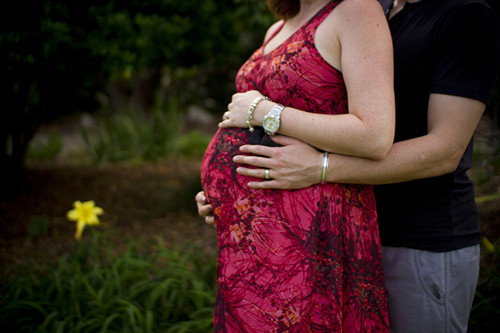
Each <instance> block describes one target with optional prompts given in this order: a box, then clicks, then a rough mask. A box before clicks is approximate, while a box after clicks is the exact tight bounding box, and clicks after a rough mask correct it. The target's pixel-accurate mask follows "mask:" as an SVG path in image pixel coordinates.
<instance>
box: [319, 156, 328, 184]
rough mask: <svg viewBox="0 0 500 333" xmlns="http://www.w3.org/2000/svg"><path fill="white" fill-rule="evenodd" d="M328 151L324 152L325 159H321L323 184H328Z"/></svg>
mask: <svg viewBox="0 0 500 333" xmlns="http://www.w3.org/2000/svg"><path fill="white" fill-rule="evenodd" d="M328 161H329V158H328V152H326V151H325V152H324V153H323V159H322V160H321V184H326V173H327V171H328Z"/></svg>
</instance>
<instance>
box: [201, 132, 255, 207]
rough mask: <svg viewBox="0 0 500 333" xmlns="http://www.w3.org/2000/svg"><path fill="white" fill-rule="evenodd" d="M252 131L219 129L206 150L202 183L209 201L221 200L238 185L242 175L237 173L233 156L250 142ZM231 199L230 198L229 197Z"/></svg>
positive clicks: (202, 168) (202, 167)
mask: <svg viewBox="0 0 500 333" xmlns="http://www.w3.org/2000/svg"><path fill="white" fill-rule="evenodd" d="M249 137H250V132H249V131H248V130H247V129H243V128H225V129H219V130H218V131H217V133H215V135H214V137H213V138H212V141H211V142H210V144H209V145H208V147H207V150H206V151H205V155H204V156H203V160H202V164H201V185H202V188H203V190H204V191H205V194H206V195H207V198H208V200H209V202H214V200H213V199H216V198H217V200H215V201H220V199H221V196H222V195H225V196H227V195H228V194H229V193H228V191H229V192H232V191H231V188H233V187H234V186H238V185H237V182H238V179H241V178H242V177H241V176H238V175H237V174H236V164H235V163H234V162H233V157H234V156H235V155H237V154H238V153H239V148H240V146H241V145H243V144H247V143H248V142H249ZM227 199H228V200H230V198H229V197H228V198H227Z"/></svg>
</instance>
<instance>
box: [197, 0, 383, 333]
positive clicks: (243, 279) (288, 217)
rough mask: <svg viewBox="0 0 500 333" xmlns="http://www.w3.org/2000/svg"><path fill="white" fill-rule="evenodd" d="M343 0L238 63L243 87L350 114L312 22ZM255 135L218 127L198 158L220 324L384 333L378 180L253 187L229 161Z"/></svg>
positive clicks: (288, 102)
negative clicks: (212, 233) (210, 219)
mask: <svg viewBox="0 0 500 333" xmlns="http://www.w3.org/2000/svg"><path fill="white" fill-rule="evenodd" d="M339 2H340V1H334V2H331V3H329V4H328V5H326V6H325V7H324V8H323V9H322V10H321V11H319V12H318V13H317V14H316V15H315V16H314V17H313V18H312V19H311V20H310V21H309V22H308V23H307V24H306V25H304V26H303V27H302V28H301V29H299V30H298V31H297V32H296V33H295V34H294V35H292V36H291V37H290V38H289V39H288V40H287V41H285V42H284V43H283V44H282V45H281V46H279V47H278V48H277V49H275V50H273V51H272V52H270V53H269V54H263V47H264V46H262V47H261V48H259V49H258V50H257V51H256V52H255V53H254V54H253V55H252V56H251V57H250V59H249V60H248V61H247V62H246V63H245V64H244V65H243V66H242V67H241V69H240V71H239V73H238V75H237V78H236V85H237V90H238V91H240V92H244V91H248V90H253V89H256V90H259V91H260V92H261V93H262V94H264V95H266V96H269V98H271V99H272V100H273V101H275V102H279V103H281V104H283V105H285V106H293V107H295V108H297V109H301V110H308V111H310V112H315V113H328V114H341V113H347V111H348V110H347V94H346V88H345V85H344V81H343V78H342V74H341V73H340V72H339V71H338V70H336V69H335V68H333V67H332V66H330V65H329V64H328V63H327V62H325V61H324V59H323V58H322V57H321V56H320V54H319V53H318V51H317V49H316V47H315V45H314V34H315V31H316V28H317V27H318V25H319V24H320V23H321V22H322V21H323V19H324V18H325V17H326V16H327V15H328V14H329V13H330V12H331V11H332V10H333V9H334V8H335V6H336V5H337V4H338V3H339ZM285 112H286V110H285ZM249 137H250V132H249V131H248V129H241V128H230V129H220V130H219V131H218V132H217V133H216V134H215V136H214V138H213V139H212V142H211V143H210V145H209V146H208V148H207V151H206V153H205V156H204V159H203V162H202V172H201V179H202V185H203V189H204V191H205V192H206V194H207V198H208V201H209V202H210V203H211V204H212V205H213V208H214V217H215V221H216V227H217V236H218V251H219V253H218V262H217V265H218V266H217V297H216V309H215V319H214V331H215V332H266V333H268V332H300V333H302V332H388V315H387V305H386V291H385V288H384V280H383V275H382V262H381V253H380V242H379V233H378V225H377V215H376V211H375V198H374V195H373V190H372V187H371V186H366V185H345V184H325V185H315V186H311V187H308V188H305V189H301V190H286V191H285V190H252V189H250V188H248V187H247V186H246V184H247V183H248V182H249V181H250V180H252V179H251V178H249V177H243V176H241V175H238V174H237V173H236V171H235V169H236V165H235V163H234V162H232V158H233V156H235V155H236V154H238V148H239V147H240V146H241V145H242V144H246V143H248V142H249ZM319 163H320V161H318V177H319Z"/></svg>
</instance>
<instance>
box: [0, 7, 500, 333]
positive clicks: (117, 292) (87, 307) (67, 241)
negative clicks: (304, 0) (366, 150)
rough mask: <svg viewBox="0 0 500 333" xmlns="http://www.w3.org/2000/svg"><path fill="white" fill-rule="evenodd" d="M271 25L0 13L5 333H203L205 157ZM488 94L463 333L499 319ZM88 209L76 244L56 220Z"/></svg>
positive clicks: (153, 15) (222, 11) (1, 322)
mask: <svg viewBox="0 0 500 333" xmlns="http://www.w3.org/2000/svg"><path fill="white" fill-rule="evenodd" d="M489 3H490V4H491V6H492V7H493V8H494V9H495V10H496V12H497V13H499V12H500V8H499V1H497V0H490V1H489ZM274 20H275V18H273V17H272V16H271V15H270V13H269V12H268V11H267V9H266V6H265V2H264V1H263V0H219V1H217V0H197V1H185V0H108V1H100V0H86V1H64V0H25V1H22V2H12V1H11V2H8V3H6V4H3V6H2V10H1V11H0V50H1V52H0V66H1V67H0V93H1V95H0V96H1V97H2V99H1V100H2V106H1V107H0V110H1V118H0V166H1V169H2V170H1V171H2V172H0V232H1V234H2V236H1V237H0V269H1V270H2V273H1V275H0V295H1V296H0V328H3V330H2V331H9V330H13V329H14V330H15V331H18V332H21V331H29V332H33V331H36V330H37V329H38V331H40V332H44V331H47V332H54V331H58V332H59V331H61V332H63V331H64V332H77V331H78V332H80V331H81V332H85V331H92V332H93V331H99V330H101V331H103V332H105V331H109V332H112V331H117V332H118V331H119V332H123V331H126V330H128V331H131V332H149V331H152V332H154V331H156V330H155V329H160V330H162V331H171V332H198V333H199V332H204V331H210V329H209V326H210V325H209V324H210V320H211V312H210V311H209V310H208V309H210V308H212V306H213V303H212V302H213V293H214V290H213V284H214V281H213V274H212V273H213V269H215V267H214V266H213V263H214V262H213V252H214V250H215V248H216V240H215V232H214V230H213V228H211V227H208V226H205V225H204V224H203V223H200V222H201V221H200V219H199V217H198V216H197V214H196V211H195V209H194V203H193V197H194V193H196V191H198V190H199V188H200V184H199V165H200V157H201V156H202V154H203V152H204V149H205V147H206V145H207V143H208V140H209V139H210V136H211V134H212V133H213V131H214V129H215V124H216V122H217V120H218V119H220V115H221V114H222V112H223V111H224V110H225V109H226V105H227V103H228V101H229V96H231V94H232V93H233V92H234V76H235V74H236V71H237V69H238V68H239V66H240V65H241V63H242V61H243V60H244V59H246V58H247V57H248V56H249V55H250V54H251V52H253V50H254V49H255V48H256V47H257V46H258V45H259V44H260V43H261V42H262V38H263V35H264V32H265V30H266V28H267V27H268V26H269V24H270V23H271V22H273V21H274ZM499 84H500V83H499ZM499 91H500V90H499V89H498V88H497V90H496V92H495V96H494V98H493V101H492V103H491V105H490V107H489V108H488V110H487V112H486V115H485V117H484V119H483V121H482V122H481V124H480V128H479V130H478V133H477V137H476V138H477V145H476V151H475V164H474V167H473V170H472V172H471V174H472V175H473V177H474V179H475V180H476V182H477V184H478V205H479V208H480V211H481V224H482V228H483V233H484V235H485V236H486V237H487V239H489V240H490V241H491V242H492V243H493V246H494V247H493V250H491V249H490V250H488V247H484V248H483V250H484V251H483V253H484V254H483V257H482V264H481V265H482V271H481V278H480V285H479V287H478V293H477V295H476V300H475V304H474V310H473V314H472V318H471V331H472V332H484V331H486V330H492V329H495V328H496V326H494V323H496V322H495V320H492V318H494V316H495V315H498V314H499V312H500V296H499V295H500V268H499V267H500V263H499V261H500V260H499V250H498V249H499V246H500V244H499V240H500V228H499V222H500V199H499V197H500V179H499V175H500V135H499V134H498V127H499V125H500V116H499V115H500V111H499V110H500V94H499ZM201 120H203V121H201ZM91 199H93V200H95V201H96V203H97V204H98V205H99V206H102V207H103V208H104V210H105V213H106V214H105V215H104V217H103V223H102V226H101V227H100V228H99V230H98V231H96V230H90V231H88V232H86V234H84V240H83V241H82V242H81V243H75V242H74V240H73V239H72V237H73V233H74V229H73V228H74V225H73V224H71V223H70V222H68V221H66V219H65V212H66V211H67V210H69V209H70V208H71V204H72V202H73V201H74V200H91ZM186 244H190V245H191V246H190V247H187V246H186ZM193 244H194V245H195V248H194V249H193V248H192V245H193ZM187 248H189V250H187ZM61 281H65V283H62V282H61ZM103 281H107V282H108V283H104V282H103ZM168 281H170V282H168ZM125 286H126V287H127V288H128V290H130V291H131V292H130V293H126V292H124V290H125V289H127V288H125ZM167 286H168V287H167ZM193 290H195V292H193ZM196 290H197V291H196ZM47 291H49V292H47ZM179 304H181V305H179ZM153 306H157V307H158V309H161V314H159V315H157V316H155V315H154V314H153V313H152V309H153ZM197 310H200V311H201V312H197ZM193 314H196V315H193ZM207 323H208V325H207ZM197 325H199V326H197ZM207 327H208V328H207ZM124 328H126V330H125V329H124Z"/></svg>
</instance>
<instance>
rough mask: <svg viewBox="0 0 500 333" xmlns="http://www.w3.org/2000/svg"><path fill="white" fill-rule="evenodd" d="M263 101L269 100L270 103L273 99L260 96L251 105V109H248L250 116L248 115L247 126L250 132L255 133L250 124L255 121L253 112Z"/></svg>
mask: <svg viewBox="0 0 500 333" xmlns="http://www.w3.org/2000/svg"><path fill="white" fill-rule="evenodd" d="M263 100H268V101H270V100H271V99H270V98H269V97H267V96H259V97H257V98H256V99H254V100H253V102H252V104H250V107H249V108H248V115H247V125H248V130H249V131H250V132H253V127H252V125H251V124H250V121H251V120H252V119H253V111H254V110H255V108H256V107H257V104H259V102H260V101H263Z"/></svg>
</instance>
